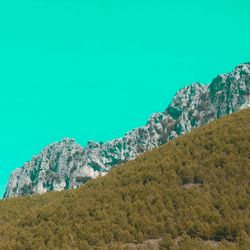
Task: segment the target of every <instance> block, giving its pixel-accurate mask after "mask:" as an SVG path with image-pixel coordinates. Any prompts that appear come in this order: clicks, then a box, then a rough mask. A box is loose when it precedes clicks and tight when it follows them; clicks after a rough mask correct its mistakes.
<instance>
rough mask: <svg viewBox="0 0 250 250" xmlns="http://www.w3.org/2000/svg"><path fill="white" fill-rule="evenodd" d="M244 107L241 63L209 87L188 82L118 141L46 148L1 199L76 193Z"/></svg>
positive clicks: (248, 67)
mask: <svg viewBox="0 0 250 250" xmlns="http://www.w3.org/2000/svg"><path fill="white" fill-rule="evenodd" d="M249 106H250V63H245V64H240V65H238V66H237V67H236V68H235V69H234V70H233V71H232V72H231V73H226V74H221V75H219V76H217V77H216V78H215V79H214V80H213V81H212V83H211V84H210V85H202V84H201V83H193V84H191V85H190V86H188V87H185V88H183V89H181V90H180V91H179V92H178V93H177V94H176V95H175V97H174V98H173V100H172V102H171V103H170V105H169V106H168V107H167V109H166V110H165V111H164V112H160V113H155V114H153V115H152V116H151V117H150V118H149V120H148V122H147V124H146V125H145V126H143V127H140V128H136V129H134V130H132V131H130V132H128V133H127V134H125V136H124V137H122V138H119V139H115V140H112V141H110V142H106V143H96V142H93V141H89V142H88V145H87V146H86V147H82V146H80V145H78V144H77V143H76V142H75V141H74V140H73V139H68V138H66V139H63V140H62V141H61V142H58V143H53V144H51V145H49V146H47V147H46V148H45V149H44V150H43V151H42V152H41V153H40V154H39V155H37V156H34V157H33V159H32V160H31V161H29V162H27V163H26V164H25V165H24V166H22V167H21V168H18V169H16V170H15V171H14V172H13V173H12V174H11V176H10V179H9V183H8V185H7V188H6V192H5V195H4V198H8V197H13V196H21V195H32V194H37V193H38V194H41V193H45V192H48V191H60V190H64V189H70V188H77V187H79V186H81V185H82V184H84V183H86V182H87V181H88V180H90V179H92V178H95V177H97V176H101V175H104V174H106V173H107V172H108V171H109V170H110V169H111V168H112V167H114V166H117V165H118V164H120V163H123V162H126V161H128V160H131V159H134V158H136V157H137V156H138V155H139V154H142V153H143V152H145V151H148V150H151V149H153V148H154V147H157V146H159V145H161V144H163V143H166V142H167V141H169V140H172V139H174V138H176V137H177V136H178V135H181V134H184V133H186V132H188V131H190V130H191V129H192V128H194V127H197V126H200V125H202V124H206V123H208V122H209V121H212V120H214V119H216V118H219V117H222V116H224V115H227V114H230V113H232V112H235V111H237V110H240V109H242V108H245V107H249Z"/></svg>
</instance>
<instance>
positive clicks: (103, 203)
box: [0, 108, 250, 250]
mask: <svg viewBox="0 0 250 250" xmlns="http://www.w3.org/2000/svg"><path fill="white" fill-rule="evenodd" d="M249 179H250V109H249V108H248V109H245V110H242V111H240V112H237V113H234V114H232V115H230V116H227V117H224V118H221V119H218V120H216V121H213V122H211V123H210V124H208V125H206V126H202V127H201V128H196V129H194V130H193V131H191V132H190V133H188V134H186V135H184V136H181V137H179V138H177V139H176V140H175V141H172V142H169V143H167V144H165V145H162V146H160V147H159V148H155V149H153V150H152V151H150V152H146V153H145V154H143V155H141V156H139V157H138V158H137V159H136V160H132V161H129V162H127V163H125V164H123V165H122V166H120V167H119V168H114V169H113V170H112V171H111V172H110V174H108V175H106V176H104V177H102V178H96V179H95V180H93V181H91V182H88V183H86V185H84V186H82V187H81V188H79V189H77V190H69V191H64V192H50V193H47V194H44V195H38V196H33V197H19V198H13V199H7V200H4V201H0V221H1V225H0V249H10V250H11V249H30V250H33V249H90V250H91V249H115V250H118V249H123V246H122V245H123V243H135V244H136V243H139V242H142V241H144V240H148V239H160V238H163V244H164V246H170V245H172V244H173V239H181V238H183V239H184V241H182V240H180V242H179V246H180V249H213V248H208V247H205V246H204V248H201V247H192V244H195V245H196V246H197V244H198V243H199V244H200V242H201V241H200V240H203V241H207V240H212V241H216V242H215V243H216V245H217V244H219V245H221V246H224V247H222V248H219V249H246V250H247V249H249V246H250V227H249V225H250V200H249V194H250V189H249ZM187 237H192V238H193V239H194V241H193V240H192V239H190V238H187ZM185 239H186V240H185ZM120 243H122V245H120ZM187 244H188V246H187ZM183 245H184V246H185V245H186V247H183ZM162 249H168V248H166V247H165V248H164V247H162ZM170 249H176V248H170ZM217 249H218V248H217Z"/></svg>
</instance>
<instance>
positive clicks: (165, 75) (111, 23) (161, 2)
mask: <svg viewBox="0 0 250 250" xmlns="http://www.w3.org/2000/svg"><path fill="white" fill-rule="evenodd" d="M249 9H250V1H249V0H245V1H244V0H237V1H236V0H205V1H200V0H189V1H186V0H185V1H184V0H179V1H167V0H122V1H119V0H116V1H115V0H113V1H112V0H102V1H100V0H86V1H82V0H23V1H17V0H10V1H1V3H0V23H1V25H0V86H1V89H0V116H1V120H0V195H2V194H3V192H4V189H5V185H6V183H7V180H8V177H9V174H10V172H11V171H12V170H14V169H15V168H17V167H20V166H22V165H23V163H24V162H25V161H28V160H30V159H31V158H32V156H33V155H34V154H37V153H39V152H40V150H41V149H42V148H43V147H44V146H46V145H47V144H49V143H52V142H54V141H59V140H60V139H62V138H63V137H73V138H76V140H77V141H78V142H79V143H81V144H83V145H85V144H86V142H87V140H89V139H92V140H96V141H106V140H109V139H112V138H115V137H120V136H122V135H123V134H124V133H125V132H126V131H128V130H130V129H132V128H134V127H138V126H140V125H144V124H145V122H146V120H147V118H148V117H149V115H150V114H151V113H153V112H155V111H163V110H164V109H165V108H166V107H167V105H168V104H169V102H170V100H171V97H172V96H173V95H174V94H175V92H176V91H177V90H178V89H179V88H180V87H183V86H184V85H188V84H190V83H192V82H194V81H200V82H203V83H209V82H210V81H211V80H212V78H213V77H214V76H216V75H217V74H219V73H223V72H228V71H231V70H232V69H233V67H234V66H236V65H237V64H239V63H241V62H246V61H250V15H249Z"/></svg>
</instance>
